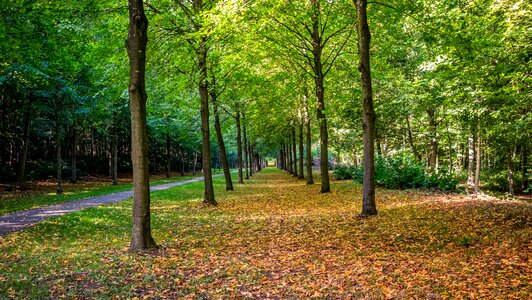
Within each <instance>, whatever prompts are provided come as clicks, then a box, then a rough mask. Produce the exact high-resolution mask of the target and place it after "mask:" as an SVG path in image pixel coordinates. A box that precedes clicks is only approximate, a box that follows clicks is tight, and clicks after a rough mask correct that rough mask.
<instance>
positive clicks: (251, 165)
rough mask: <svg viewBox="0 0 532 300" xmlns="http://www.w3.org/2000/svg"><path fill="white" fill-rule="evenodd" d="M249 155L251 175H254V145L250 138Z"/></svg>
mask: <svg viewBox="0 0 532 300" xmlns="http://www.w3.org/2000/svg"><path fill="white" fill-rule="evenodd" d="M248 156H249V177H251V176H253V147H252V146H251V141H250V140H248Z"/></svg>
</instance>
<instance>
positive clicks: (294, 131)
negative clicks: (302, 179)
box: [291, 124, 299, 177]
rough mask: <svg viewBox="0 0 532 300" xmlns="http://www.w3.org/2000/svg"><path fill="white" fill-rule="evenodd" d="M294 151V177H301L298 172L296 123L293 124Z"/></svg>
mask: <svg viewBox="0 0 532 300" xmlns="http://www.w3.org/2000/svg"><path fill="white" fill-rule="evenodd" d="M291 136H292V153H293V156H294V162H293V164H294V166H293V168H294V175H293V176H294V177H299V175H298V174H297V149H296V147H297V146H296V126H295V124H294V125H292V135H291Z"/></svg>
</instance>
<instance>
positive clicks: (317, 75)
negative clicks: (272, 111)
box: [312, 0, 331, 193]
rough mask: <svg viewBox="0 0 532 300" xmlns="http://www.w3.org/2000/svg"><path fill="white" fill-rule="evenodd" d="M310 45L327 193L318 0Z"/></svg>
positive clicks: (326, 141) (315, 2)
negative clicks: (311, 46) (311, 47)
mask: <svg viewBox="0 0 532 300" xmlns="http://www.w3.org/2000/svg"><path fill="white" fill-rule="evenodd" d="M312 6H313V10H314V12H313V14H312V42H313V43H312V45H313V49H312V50H313V51H312V54H313V56H314V63H313V64H314V81H315V84H316V97H317V99H318V109H317V113H318V124H319V126H320V172H321V192H322V193H328V192H330V191H331V186H330V183H329V151H328V144H329V134H328V132H327V116H326V115H325V113H324V111H325V90H324V86H323V77H324V75H323V64H322V61H321V56H322V50H323V49H322V46H323V44H322V40H321V34H320V30H319V26H320V23H319V22H320V3H319V0H312Z"/></svg>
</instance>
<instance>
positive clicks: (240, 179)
mask: <svg viewBox="0 0 532 300" xmlns="http://www.w3.org/2000/svg"><path fill="white" fill-rule="evenodd" d="M236 146H237V152H238V153H237V161H238V183H240V184H243V183H244V175H243V174H242V167H243V165H242V164H243V161H242V128H241V125H240V110H237V111H236Z"/></svg>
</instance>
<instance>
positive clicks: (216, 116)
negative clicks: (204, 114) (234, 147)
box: [211, 80, 234, 191]
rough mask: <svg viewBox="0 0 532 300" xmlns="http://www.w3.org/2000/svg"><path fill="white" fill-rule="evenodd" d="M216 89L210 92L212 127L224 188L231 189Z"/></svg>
mask: <svg viewBox="0 0 532 300" xmlns="http://www.w3.org/2000/svg"><path fill="white" fill-rule="evenodd" d="M213 85H214V86H216V82H215V81H214V80H213ZM216 100H217V95H216V91H215V90H214V91H212V92H211V101H212V109H213V112H214V129H215V130H216V138H217V139H218V147H219V150H220V159H221V161H222V167H223V169H224V178H225V190H226V191H232V190H234V189H233V180H232V179H231V172H230V170H229V163H228V162H227V153H226V151H225V142H224V138H223V135H222V125H221V124H220V114H219V113H218V103H217V102H216Z"/></svg>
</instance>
